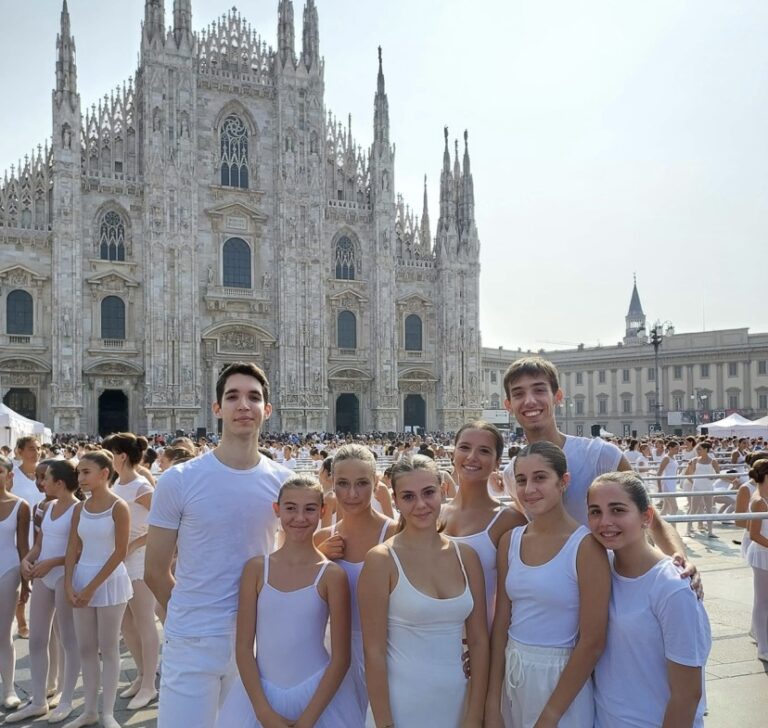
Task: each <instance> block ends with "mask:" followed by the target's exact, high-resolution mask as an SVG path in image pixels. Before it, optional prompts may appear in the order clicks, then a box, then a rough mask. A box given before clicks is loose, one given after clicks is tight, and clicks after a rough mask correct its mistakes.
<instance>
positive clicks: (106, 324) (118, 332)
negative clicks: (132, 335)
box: [101, 296, 125, 339]
mask: <svg viewBox="0 0 768 728" xmlns="http://www.w3.org/2000/svg"><path fill="white" fill-rule="evenodd" d="M101 338H102V339H125V302H124V301H123V299H122V298H119V297H118V296H107V297H106V298H105V299H104V300H103V301H102V302H101Z"/></svg>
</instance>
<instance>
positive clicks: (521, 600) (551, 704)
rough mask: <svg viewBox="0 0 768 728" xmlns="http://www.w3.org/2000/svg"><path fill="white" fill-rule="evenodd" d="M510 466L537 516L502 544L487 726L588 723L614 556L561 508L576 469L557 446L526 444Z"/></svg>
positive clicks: (578, 727)
mask: <svg viewBox="0 0 768 728" xmlns="http://www.w3.org/2000/svg"><path fill="white" fill-rule="evenodd" d="M514 475H515V484H516V486H515V495H516V496H517V499H518V502H519V503H520V505H521V506H522V507H524V508H525V509H526V513H528V515H529V517H530V518H531V522H530V523H529V524H528V525H527V526H520V527H518V528H515V529H513V530H512V531H510V532H509V533H506V534H504V536H502V538H501V541H500V543H499V557H498V572H499V575H498V579H499V581H498V583H499V587H498V590H497V593H496V615H495V617H494V620H493V634H492V636H491V672H490V677H489V684H488V697H487V700H486V710H485V723H484V725H485V726H486V728H501V726H506V727H507V728H511V727H514V728H533V726H534V725H535V726H544V725H546V726H559V727H560V728H584V726H591V725H592V722H593V720H594V701H593V695H592V680H591V675H592V670H593V669H594V667H595V664H596V663H597V659H598V657H599V656H600V653H601V651H602V646H603V641H604V639H605V630H606V624H607V621H608V598H609V595H610V572H609V569H608V559H607V557H606V555H605V551H604V550H603V548H602V547H601V546H600V545H599V544H598V543H597V542H596V541H595V540H594V539H593V538H592V536H591V535H590V533H589V531H588V530H587V529H586V528H585V527H584V526H581V525H579V524H578V523H577V522H576V521H575V520H574V519H573V518H571V516H569V515H568V513H567V511H566V510H565V505H564V503H563V495H564V493H565V489H566V488H567V487H568V481H569V479H570V477H569V474H568V471H567V464H566V460H565V455H564V453H563V451H562V450H561V449H560V448H559V447H557V446H556V445H553V444H552V443H551V442H535V443H533V444H532V445H529V446H528V447H526V448H525V449H524V450H523V451H522V452H521V453H520V454H519V455H518V456H517V457H516V458H515V465H514ZM472 669H473V670H474V665H472Z"/></svg>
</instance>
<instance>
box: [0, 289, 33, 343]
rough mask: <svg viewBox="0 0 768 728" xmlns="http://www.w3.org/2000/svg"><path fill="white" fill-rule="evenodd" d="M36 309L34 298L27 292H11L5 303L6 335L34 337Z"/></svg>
mask: <svg viewBox="0 0 768 728" xmlns="http://www.w3.org/2000/svg"><path fill="white" fill-rule="evenodd" d="M34 309H35V306H34V302H33V301H32V296H31V295H30V294H29V293H27V291H11V292H10V293H9V294H8V298H7V299H6V301H5V316H6V321H5V333H6V334H11V335H16V336H32V333H33V329H34Z"/></svg>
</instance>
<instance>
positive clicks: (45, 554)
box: [6, 460, 80, 723]
mask: <svg viewBox="0 0 768 728" xmlns="http://www.w3.org/2000/svg"><path fill="white" fill-rule="evenodd" d="M43 488H44V490H45V495H46V497H47V498H51V499H52V500H50V501H46V503H45V505H44V506H42V510H43V516H42V523H41V525H40V533H39V535H38V538H37V541H36V543H35V545H34V546H33V547H32V548H31V549H30V551H29V553H28V554H27V555H26V556H25V557H24V559H22V561H21V573H22V575H23V576H24V577H25V578H27V579H29V580H33V579H34V587H35V588H34V590H33V591H32V596H31V599H30V605H29V624H30V635H29V661H30V667H31V673H32V699H31V701H30V703H29V705H27V706H26V707H24V708H22V709H21V710H19V711H18V712H17V713H14V714H13V715H10V716H8V717H7V718H6V723H16V722H20V721H22V720H28V719H30V718H35V717H37V716H41V715H47V714H48V709H49V706H48V703H47V701H46V678H47V676H48V672H49V667H50V660H49V654H50V653H49V647H50V645H49V637H50V636H51V624H52V622H53V620H54V618H55V620H56V626H57V627H58V639H59V641H60V649H61V650H62V652H63V657H64V668H63V674H62V676H61V677H62V678H63V680H62V686H61V700H60V702H59V705H58V706H57V707H56V709H55V710H54V711H53V713H51V714H50V715H49V717H48V720H49V722H51V723H58V722H59V721H62V720H64V719H65V718H67V717H68V716H69V714H70V713H71V712H72V699H73V697H74V691H75V683H76V682H77V677H78V675H79V674H80V652H79V650H78V647H77V638H76V637H75V624H74V620H73V616H72V605H71V604H70V603H69V600H68V599H67V594H66V590H65V588H64V557H65V554H66V552H67V543H68V542H69V532H70V528H71V526H72V515H73V514H74V512H75V506H76V505H77V504H78V503H79V502H80V501H79V500H78V498H77V497H76V495H75V492H76V491H77V490H78V486H77V470H76V469H75V466H74V465H72V463H70V462H68V461H66V460H53V461H50V463H49V464H48V465H47V466H46V472H45V476H44V477H43ZM53 639H56V638H55V637H54V638H53Z"/></svg>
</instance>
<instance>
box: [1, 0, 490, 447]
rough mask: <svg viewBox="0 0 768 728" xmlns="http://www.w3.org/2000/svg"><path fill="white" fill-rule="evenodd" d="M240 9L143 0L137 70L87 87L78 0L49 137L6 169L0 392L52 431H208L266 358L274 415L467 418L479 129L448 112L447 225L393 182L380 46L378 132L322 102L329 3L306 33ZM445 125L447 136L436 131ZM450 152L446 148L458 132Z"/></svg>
mask: <svg viewBox="0 0 768 728" xmlns="http://www.w3.org/2000/svg"><path fill="white" fill-rule="evenodd" d="M293 13H294V10H293V3H292V2H291V0H280V2H279V5H278V23H277V50H273V49H272V48H270V47H269V46H268V45H267V44H266V43H265V42H264V41H263V40H262V39H261V37H260V36H259V35H258V34H257V33H256V32H255V31H254V30H253V29H252V28H251V26H250V25H249V24H248V23H247V22H246V21H245V20H244V19H243V18H242V17H241V15H240V14H239V13H238V12H237V11H236V10H235V9H233V10H231V11H229V12H228V13H227V14H226V15H224V16H222V17H221V18H220V19H218V20H216V21H215V22H214V23H213V24H212V25H210V26H209V27H208V28H206V29H205V30H202V31H200V32H199V33H196V32H193V30H192V8H191V0H174V2H173V24H172V27H171V28H167V26H166V18H165V7H164V0H146V2H145V9H144V23H143V31H142V41H141V54H140V60H139V66H138V69H137V71H136V74H135V77H133V78H130V79H128V81H127V82H125V83H123V84H122V85H121V86H119V87H118V88H117V90H115V91H114V92H112V93H111V94H109V95H106V96H104V98H103V99H101V100H100V101H99V103H98V104H95V105H94V106H91V107H90V108H89V107H85V108H83V107H82V106H81V100H80V96H79V94H78V92H77V70H76V64H75V41H74V38H73V35H72V30H71V27H70V17H69V11H68V8H67V3H66V0H64V6H63V9H62V12H61V32H60V34H59V36H58V38H57V41H56V46H57V61H56V86H55V89H54V91H53V98H52V107H53V129H52V140H51V142H50V145H49V144H48V143H46V145H45V147H39V148H38V149H37V150H36V151H35V152H34V153H33V154H32V155H31V156H29V157H25V158H24V160H23V161H22V162H20V163H19V165H18V167H12V168H11V170H10V173H6V175H5V177H4V179H2V180H0V322H2V323H0V326H2V328H1V329H0V395H2V397H3V401H4V402H5V403H6V404H8V405H9V406H11V407H12V408H13V409H15V410H17V411H19V412H21V413H22V414H25V415H27V416H31V417H33V418H35V419H39V420H42V421H44V422H45V423H46V424H48V425H49V426H51V427H52V428H53V430H54V431H56V432H101V433H106V432H109V431H114V430H122V429H131V430H135V431H141V432H149V433H154V432H172V431H175V430H177V429H180V430H185V431H194V430H195V429H197V428H199V427H204V428H206V429H207V430H209V431H213V430H214V429H215V426H216V424H215V421H214V419H213V416H212V414H211V407H210V404H211V402H212V401H213V399H214V396H215V393H214V384H215V381H216V378H217V375H218V373H219V372H220V371H221V369H222V367H223V366H225V365H226V364H227V363H229V362H232V361H238V360H250V361H255V362H257V363H258V364H259V365H261V366H262V367H264V369H265V370H266V371H267V374H268V376H269V378H270V382H271V385H272V394H271V398H272V401H273V403H274V406H275V415H273V418H272V420H271V421H270V429H272V430H276V431H297V432H310V431H341V432H366V431H372V430H378V431H402V430H404V429H407V428H410V427H424V428H426V429H428V430H455V429H457V428H458V426H459V425H460V424H461V423H462V421H464V420H465V419H468V418H470V417H475V416H478V415H479V414H480V411H481V409H482V407H481V397H482V394H481V392H482V389H481V388H482V382H481V381H480V379H481V361H480V330H479V311H478V307H479V291H478V288H479V274H480V266H479V241H478V234H477V228H476V226H475V216H474V192H473V183H472V174H471V172H470V160H469V151H468V146H467V135H466V133H465V134H464V150H463V160H461V162H460V160H459V142H458V141H456V142H455V147H454V149H453V150H451V149H450V147H449V140H448V131H447V129H446V130H445V139H444V154H443V164H442V173H441V177H440V216H439V219H438V222H437V230H436V235H435V237H434V238H433V237H432V233H431V228H430V220H429V213H428V210H427V195H426V180H425V194H424V202H423V210H422V213H421V215H420V217H419V216H416V215H414V214H413V213H412V212H411V210H410V208H409V207H406V205H405V204H404V202H403V200H402V197H400V196H399V195H396V194H395V146H394V144H393V143H391V141H390V136H389V107H388V100H387V94H386V91H385V84H384V73H383V70H382V57H381V50H379V67H378V79H377V86H376V93H375V97H374V119H373V127H374V128H373V143H372V145H371V146H370V148H368V149H363V148H361V147H360V146H358V145H357V144H356V143H355V140H354V138H353V137H352V133H351V129H350V128H349V126H347V127H346V128H345V127H344V125H343V124H342V123H340V122H338V121H337V120H336V118H335V117H334V116H333V115H332V114H331V113H329V112H328V111H327V110H326V108H325V102H324V62H323V60H322V58H321V56H320V43H319V29H318V13H317V8H316V5H315V2H314V0H306V4H305V6H304V14H303V32H302V45H301V52H300V53H299V54H298V55H297V53H296V50H295V42H294V15H293ZM441 141H442V140H441ZM452 151H453V159H452V155H451V152H452Z"/></svg>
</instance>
